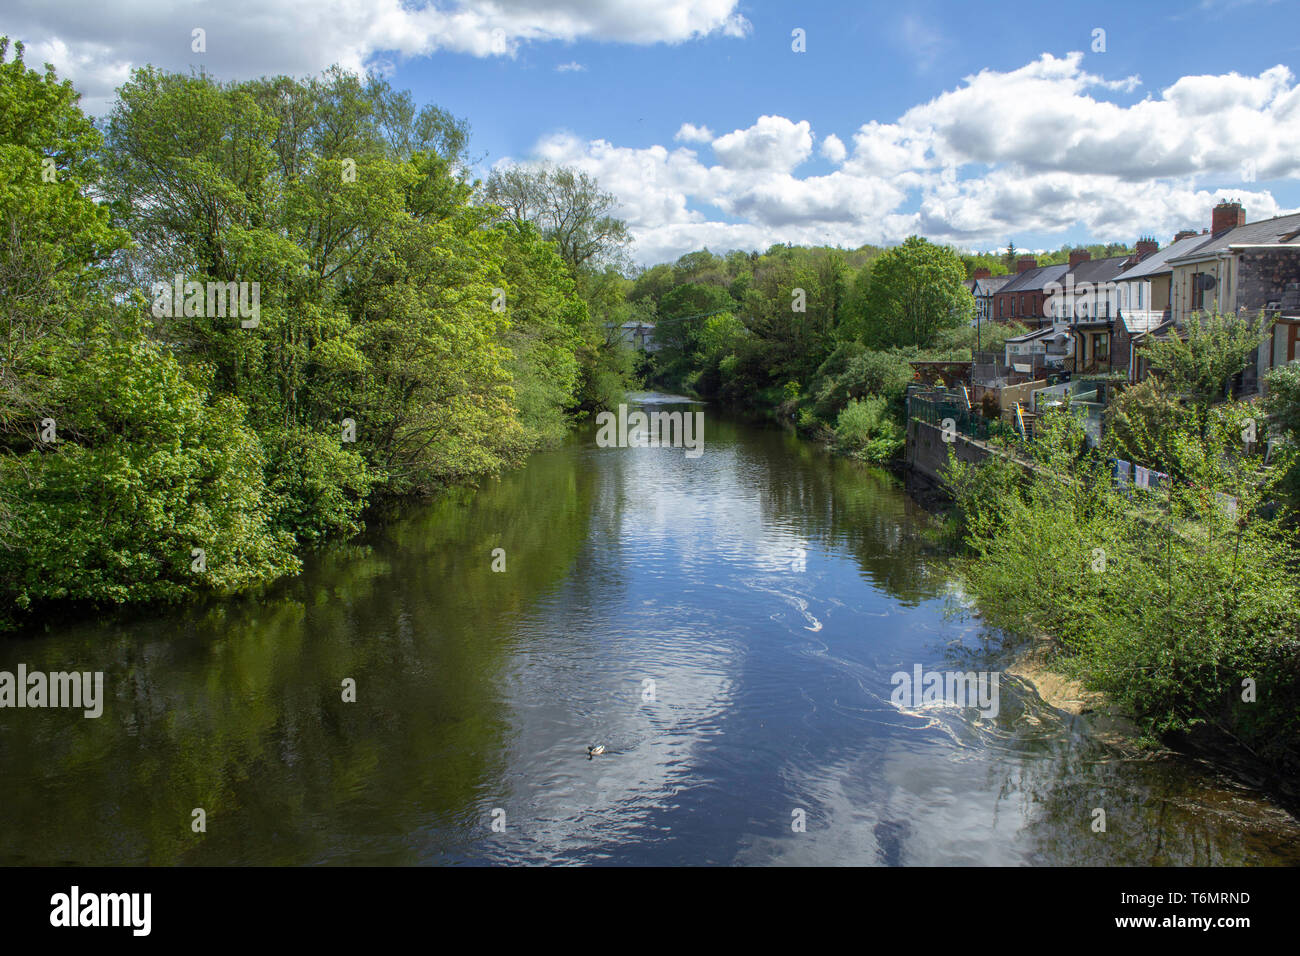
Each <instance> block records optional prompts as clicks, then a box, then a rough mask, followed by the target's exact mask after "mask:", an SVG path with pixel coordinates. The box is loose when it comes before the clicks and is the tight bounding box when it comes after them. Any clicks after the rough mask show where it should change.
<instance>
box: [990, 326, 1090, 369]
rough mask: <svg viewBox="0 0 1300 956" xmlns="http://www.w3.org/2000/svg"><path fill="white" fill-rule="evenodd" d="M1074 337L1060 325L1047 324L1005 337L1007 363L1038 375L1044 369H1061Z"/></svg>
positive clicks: (1065, 363) (1069, 352) (1066, 362)
mask: <svg viewBox="0 0 1300 956" xmlns="http://www.w3.org/2000/svg"><path fill="white" fill-rule="evenodd" d="M1073 346H1074V340H1073V338H1072V337H1071V336H1070V334H1069V332H1067V331H1066V330H1065V329H1063V328H1058V327H1057V326H1055V325H1046V326H1043V327H1042V328H1041V329H1034V331H1032V332H1026V333H1025V334H1024V335H1016V336H1012V337H1011V338H1009V339H1007V341H1006V345H1005V346H1004V348H1005V350H1006V356H1005V360H1006V365H1007V366H1008V367H1010V368H1011V369H1013V370H1014V371H1017V372H1020V373H1022V374H1024V375H1033V376H1037V375H1038V374H1039V373H1042V372H1043V371H1044V370H1051V369H1055V370H1057V371H1061V370H1064V369H1065V368H1066V367H1067V366H1068V365H1069V361H1070V359H1071V357H1072V356H1073V354H1074V352H1073Z"/></svg>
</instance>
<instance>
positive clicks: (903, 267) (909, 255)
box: [861, 236, 975, 348]
mask: <svg viewBox="0 0 1300 956" xmlns="http://www.w3.org/2000/svg"><path fill="white" fill-rule="evenodd" d="M964 280H965V270H964V269H963V268H962V264H961V260H960V259H959V258H958V257H957V254H956V253H954V252H953V251H952V250H951V249H948V248H945V247H943V246H938V245H935V244H934V243H932V242H929V241H927V240H925V239H922V238H920V237H918V236H912V237H910V238H908V239H907V240H906V241H905V242H903V244H902V245H900V246H896V247H895V248H893V249H890V250H889V251H888V252H885V253H884V254H883V255H881V256H880V258H879V259H877V260H876V261H875V263H874V264H873V265H872V269H871V279H870V282H869V284H868V286H867V289H866V295H865V300H864V301H863V303H862V309H863V315H862V317H861V331H862V340H863V341H864V342H865V343H866V345H867V346H868V347H869V348H891V347H894V346H907V345H911V346H917V347H920V348H924V347H925V346H927V345H929V344H930V343H931V342H932V341H933V339H934V337H935V335H936V334H937V333H938V332H939V331H940V330H942V329H945V328H954V327H960V326H962V325H966V324H969V323H970V320H971V319H972V318H973V317H974V315H975V300H974V298H973V297H972V296H971V294H970V292H969V290H967V289H966V287H965V286H963V285H962V282H963V281H964Z"/></svg>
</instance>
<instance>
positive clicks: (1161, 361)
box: [1140, 313, 1268, 438]
mask: <svg viewBox="0 0 1300 956" xmlns="http://www.w3.org/2000/svg"><path fill="white" fill-rule="evenodd" d="M1267 327H1268V323H1266V322H1265V321H1264V320H1263V316H1262V315H1261V317H1260V320H1259V321H1258V322H1256V323H1251V322H1250V321H1249V320H1248V319H1247V318H1245V317H1244V316H1240V315H1223V314H1220V313H1214V314H1212V315H1206V316H1200V315H1194V316H1193V317H1192V318H1191V320H1190V321H1188V322H1187V323H1186V324H1185V325H1184V326H1183V327H1182V328H1181V329H1180V330H1178V332H1181V334H1178V332H1175V333H1174V334H1170V335H1167V336H1166V337H1165V338H1163V339H1156V338H1153V337H1151V336H1148V337H1147V338H1146V339H1144V340H1143V342H1142V345H1141V346H1140V350H1141V354H1142V356H1143V357H1144V358H1146V360H1147V361H1148V363H1150V367H1151V371H1152V373H1153V374H1156V375H1159V376H1160V377H1162V378H1164V379H1165V381H1166V382H1167V383H1168V384H1169V387H1170V388H1171V389H1173V390H1174V391H1175V392H1177V393H1180V394H1182V395H1184V396H1186V398H1187V399H1188V400H1189V401H1190V402H1191V403H1192V406H1193V407H1194V409H1195V410H1196V416H1197V422H1198V426H1199V431H1200V434H1201V437H1202V438H1204V437H1205V434H1206V429H1207V428H1208V426H1209V408H1210V406H1211V405H1213V404H1215V403H1216V402H1220V401H1223V400H1224V399H1225V398H1227V397H1228V395H1229V393H1230V390H1231V385H1232V379H1233V377H1234V376H1236V375H1237V374H1239V373H1240V372H1241V371H1242V370H1244V369H1245V368H1246V365H1247V364H1248V363H1249V361H1250V356H1251V354H1252V353H1253V352H1254V351H1255V349H1257V348H1258V347H1259V344H1260V343H1261V342H1262V341H1263V339H1264V335H1265V334H1266V332H1267Z"/></svg>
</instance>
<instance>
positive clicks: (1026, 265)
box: [1016, 256, 1038, 275]
mask: <svg viewBox="0 0 1300 956" xmlns="http://www.w3.org/2000/svg"><path fill="white" fill-rule="evenodd" d="M1037 268H1038V260H1037V259H1035V258H1034V257H1033V256H1021V257H1020V259H1019V261H1018V262H1016V274H1017V275H1019V274H1020V273H1022V272H1028V271H1029V270H1030V269H1037Z"/></svg>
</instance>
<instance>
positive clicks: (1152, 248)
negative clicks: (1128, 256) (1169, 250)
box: [1133, 236, 1160, 262]
mask: <svg viewBox="0 0 1300 956" xmlns="http://www.w3.org/2000/svg"><path fill="white" fill-rule="evenodd" d="M1133 250H1134V253H1135V258H1136V261H1138V262H1141V261H1142V260H1143V259H1145V258H1146V257H1147V256H1153V255H1155V254H1156V253H1157V252H1159V251H1160V243H1158V242H1156V241H1155V240H1154V239H1152V238H1150V237H1149V236H1143V237H1142V238H1141V239H1139V240H1138V241H1137V245H1135V246H1134V247H1133Z"/></svg>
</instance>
